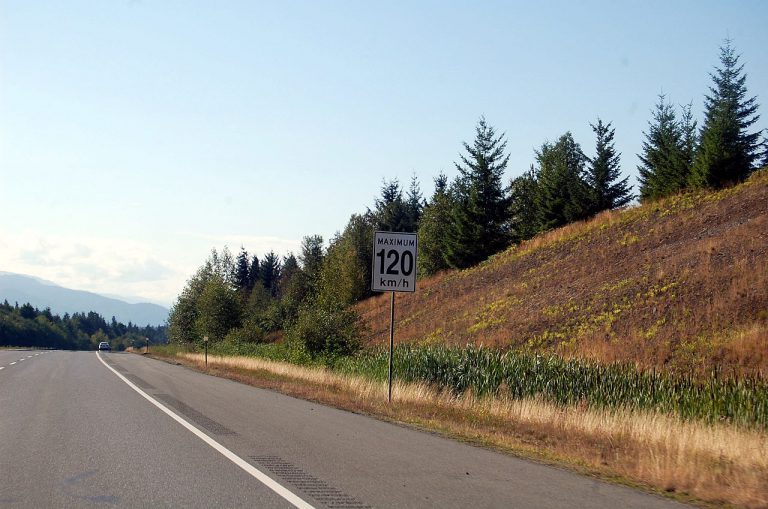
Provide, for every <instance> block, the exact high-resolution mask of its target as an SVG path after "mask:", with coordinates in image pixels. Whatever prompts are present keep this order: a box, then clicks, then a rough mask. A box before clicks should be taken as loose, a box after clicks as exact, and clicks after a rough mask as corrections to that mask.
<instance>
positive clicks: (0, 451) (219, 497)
mask: <svg viewBox="0 0 768 509" xmlns="http://www.w3.org/2000/svg"><path fill="white" fill-rule="evenodd" d="M102 357H103V358H104V360H105V361H106V363H107V364H108V365H109V366H110V367H112V368H113V369H115V370H116V371H117V372H118V373H120V374H122V375H123V376H124V377H125V378H126V379H127V380H129V381H130V382H131V383H132V384H134V385H135V386H136V387H137V388H138V389H140V390H141V391H143V392H144V393H146V394H147V395H148V396H150V397H152V398H153V399H155V400H156V401H158V402H159V403H161V404H162V405H164V406H166V407H167V408H168V409H169V410H170V411H173V412H174V413H175V414H177V415H178V416H180V418H183V419H184V420H186V421H188V422H189V423H190V424H192V425H193V426H195V427H196V428H198V429H199V430H200V431H201V432H202V433H205V435H206V436H208V437H210V438H211V439H212V440H215V441H216V443H218V444H220V445H221V446H223V447H225V448H226V449H227V450H229V451H231V452H232V453H234V454H235V455H237V456H238V457H239V458H241V459H242V460H244V461H245V462H247V464H248V465H249V466H251V467H252V468H256V469H258V470H259V471H261V472H263V473H264V474H266V475H268V476H270V477H271V478H272V479H273V480H274V481H276V482H277V483H279V484H280V485H282V486H283V487H284V488H285V489H287V490H289V491H291V492H292V493H294V494H295V495H297V496H298V497H300V498H301V499H303V500H305V501H306V502H307V503H309V504H311V505H313V506H315V507H346V508H349V509H352V508H359V507H512V508H565V507H595V508H614V507H619V506H621V507H623V508H627V509H628V508H651V509H653V508H672V507H684V506H682V505H681V504H676V503H674V502H671V501H668V500H665V499H662V498H660V497H656V496H653V495H648V494H645V493H641V492H638V491H635V490H631V489H629V488H625V487H620V486H613V485H609V484H606V483H603V482H600V481H596V480H594V479H590V478H585V477H581V476H578V475H576V474H573V473H570V472H567V471H564V470H561V469H557V468H553V467H549V466H544V465H539V464H536V463H532V462H528V461H524V460H520V459H517V458H513V457H510V456H507V455H503V454H499V453H495V452H492V451H489V450H485V449H482V448H477V447H472V446H469V445H466V444H461V443H458V442H455V441H452V440H448V439H444V438H441V437H438V436H435V435H432V434H429V433H423V432H419V431H415V430H412V429H409V428H406V427H403V426H397V425H393V424H388V423H384V422H381V421H377V420H375V419H371V418H368V417H365V416H361V415H356V414H352V413H349V412H344V411H340V410H336V409H332V408H328V407H325V406H322V405H318V404H316V403H311V402H307V401H302V400H298V399H295V398H291V397H287V396H283V395H281V394H278V393H275V392H272V391H266V390H260V389H255V388H252V387H249V386H246V385H242V384H238V383H235V382H232V381H229V380H224V379H220V378H216V377H211V376H207V375H204V374H201V373H197V372H194V371H191V370H188V369H186V368H183V367H181V366H175V365H170V364H167V363H164V362H161V361H156V360H152V359H147V358H145V357H142V356H138V355H131V354H119V353H109V354H102ZM30 361H34V362H29V364H28V365H25V366H24V368H27V369H25V370H18V371H16V372H13V373H12V372H11V371H8V370H4V371H0V430H3V435H4V439H3V440H2V441H1V442H0V458H2V465H3V469H4V470H5V469H6V468H7V466H10V465H13V470H12V474H11V475H0V505H3V504H4V503H7V504H10V505H11V506H13V505H19V506H29V507H32V506H40V505H46V506H51V505H55V506H59V507H64V506H71V507H76V506H81V505H83V503H93V504H102V505H103V504H105V503H106V504H111V505H115V506H125V507H135V506H172V507H182V506H183V507H203V506H206V507H210V506H212V505H214V504H213V503H212V502H213V501H215V502H216V505H221V506H225V507H243V506H256V507H272V506H274V507H280V506H289V504H288V503H287V502H286V501H285V500H284V499H283V498H281V497H280V496H279V495H277V494H276V493H275V492H273V491H271V490H270V489H268V488H267V487H265V486H264V485H263V484H262V483H260V482H259V481H257V480H256V479H254V478H253V477H252V476H250V475H248V474H247V473H246V472H244V471H243V470H242V469H241V468H238V467H237V466H235V465H234V464H233V463H232V462H231V461H230V460H228V459H226V458H225V457H224V456H222V454H220V453H219V452H217V451H216V450H214V449H213V448H212V447H210V446H209V445H208V444H206V443H204V442H203V441H202V440H200V438H198V437H197V436H195V435H194V434H192V433H191V432H190V431H188V430H187V429H185V428H184V427H182V425H180V424H179V423H178V422H176V421H174V420H173V419H172V418H171V417H169V416H168V415H166V414H165V413H163V412H162V411H160V410H159V409H158V408H157V407H155V406H154V405H153V404H151V403H150V402H149V401H147V400H146V399H144V398H143V397H142V396H141V395H140V394H138V393H137V392H136V391H135V390H133V389H131V388H130V387H129V386H128V385H127V384H126V383H125V382H123V381H122V380H121V379H120V378H118V376H117V375H116V374H114V373H113V372H111V371H110V370H109V369H108V368H107V367H106V366H105V365H103V364H102V363H101V362H100V361H99V359H98V358H97V356H96V354H95V353H93V352H80V353H67V352H52V353H50V354H47V355H45V356H42V357H33V359H30ZM25 362H26V361H25ZM8 375H11V376H8ZM9 437H10V440H6V439H7V438H9ZM35 493H37V495H34V494H35ZM35 497H38V498H35ZM4 501H5V502H4ZM11 502H12V503H11Z"/></svg>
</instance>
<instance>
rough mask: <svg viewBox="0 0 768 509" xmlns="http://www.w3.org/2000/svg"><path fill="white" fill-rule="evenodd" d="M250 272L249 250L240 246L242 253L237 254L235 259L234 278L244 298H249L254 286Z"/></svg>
mask: <svg viewBox="0 0 768 509" xmlns="http://www.w3.org/2000/svg"><path fill="white" fill-rule="evenodd" d="M249 272H250V267H249V263H248V252H247V251H246V250H245V248H244V247H242V246H240V253H239V254H238V255H237V259H236V260H235V268H234V274H233V276H232V280H233V283H234V286H235V289H236V290H237V291H238V292H239V293H240V294H241V296H243V298H244V299H247V298H248V293H249V292H250V290H251V288H252V286H251V278H250V275H249Z"/></svg>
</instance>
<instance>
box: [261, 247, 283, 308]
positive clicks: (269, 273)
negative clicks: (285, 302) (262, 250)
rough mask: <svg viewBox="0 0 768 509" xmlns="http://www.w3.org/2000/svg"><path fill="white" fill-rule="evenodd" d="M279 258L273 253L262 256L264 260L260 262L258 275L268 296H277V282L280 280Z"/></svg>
mask: <svg viewBox="0 0 768 509" xmlns="http://www.w3.org/2000/svg"><path fill="white" fill-rule="evenodd" d="M281 268H282V267H281V265H280V258H279V257H278V256H277V255H276V254H275V252H274V251H270V252H269V253H267V254H265V255H264V259H263V260H261V266H260V267H259V273H260V274H261V283H262V284H263V285H264V288H266V289H267V290H268V291H269V293H270V295H272V296H273V297H275V296H276V295H277V289H278V285H277V283H278V281H279V280H280V270H281Z"/></svg>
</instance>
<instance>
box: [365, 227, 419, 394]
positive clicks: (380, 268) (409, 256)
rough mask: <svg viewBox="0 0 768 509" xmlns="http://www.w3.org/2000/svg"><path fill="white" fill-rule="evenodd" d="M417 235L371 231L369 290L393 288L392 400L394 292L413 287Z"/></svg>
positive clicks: (391, 341) (391, 325)
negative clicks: (371, 249)
mask: <svg viewBox="0 0 768 509" xmlns="http://www.w3.org/2000/svg"><path fill="white" fill-rule="evenodd" d="M417 253H418V239H417V237H416V234H415V233H402V232H375V233H374V235H373V260H372V264H373V270H371V290H373V291H374V292H392V298H391V300H390V305H389V392H388V397H387V400H388V401H389V402H390V403H391V402H392V363H393V358H392V357H393V352H394V347H395V292H415V291H416V255H417Z"/></svg>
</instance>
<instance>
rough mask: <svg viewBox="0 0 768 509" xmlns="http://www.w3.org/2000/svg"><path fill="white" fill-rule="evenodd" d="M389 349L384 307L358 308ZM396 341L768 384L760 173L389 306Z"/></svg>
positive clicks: (571, 235) (766, 194) (599, 224)
mask: <svg viewBox="0 0 768 509" xmlns="http://www.w3.org/2000/svg"><path fill="white" fill-rule="evenodd" d="M357 310H358V312H359V313H360V314H361V316H362V317H363V321H364V323H365V325H366V326H367V329H368V330H367V334H366V337H365V342H366V344H367V345H375V344H384V343H385V342H386V341H388V328H389V295H388V294H387V295H382V296H378V297H375V298H373V299H369V300H367V301H364V302H362V303H360V304H358V306H357ZM396 315H397V316H396V341H397V342H411V343H418V344H434V343H446V344H452V345H465V344H466V343H475V344H483V345H488V346H494V347H502V348H515V349H524V350H533V351H543V352H556V353H559V354H562V355H566V356H578V357H587V358H594V359H598V360H602V361H617V360H620V361H631V362H636V363H638V364H639V365H642V366H646V367H651V366H656V367H665V368H668V369H673V370H680V371H685V372H692V373H701V372H703V371H710V370H712V369H714V368H716V367H717V369H720V370H721V371H723V372H725V373H731V372H733V373H746V372H755V371H758V370H762V371H763V372H764V373H766V374H768V171H767V170H763V171H761V172H758V173H755V174H754V175H753V176H752V177H751V178H750V180H748V181H747V182H745V183H744V184H741V185H739V186H737V187H734V188H730V189H725V190H722V191H718V192H697V193H688V194H682V195H677V196H673V197H670V198H668V199H665V200H662V201H659V202H655V203H651V204H646V205H643V206H640V207H635V208H630V209H627V210H622V211H613V212H606V213H603V214H601V215H599V216H597V217H595V218H594V219H592V220H590V221H587V222H585V223H577V224H573V225H569V226H566V227H564V228H560V229H558V230H554V231H551V232H548V233H546V234H543V235H540V236H538V237H536V238H534V239H532V240H531V241H529V242H526V243H523V244H522V245H520V246H516V247H512V248H510V249H508V250H507V251H505V252H503V253H500V254H498V255H496V256H494V257H492V258H490V259H489V260H487V261H486V262H484V263H482V264H480V265H478V266H476V267H473V268H471V269H467V270H463V271H450V272H447V273H443V274H440V275H438V276H436V277H432V278H428V279H424V280H421V281H420V282H419V284H418V290H417V291H416V293H414V294H398V296H397V303H396Z"/></svg>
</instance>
